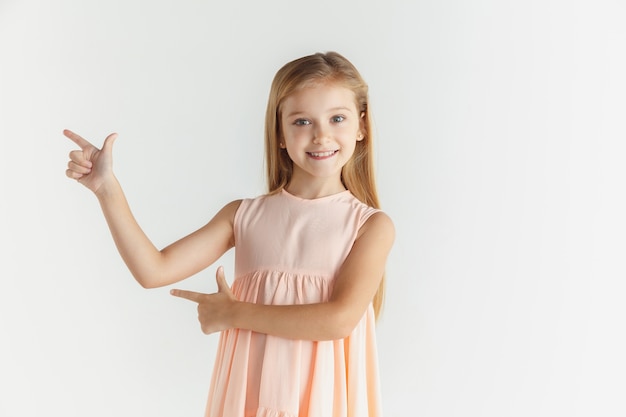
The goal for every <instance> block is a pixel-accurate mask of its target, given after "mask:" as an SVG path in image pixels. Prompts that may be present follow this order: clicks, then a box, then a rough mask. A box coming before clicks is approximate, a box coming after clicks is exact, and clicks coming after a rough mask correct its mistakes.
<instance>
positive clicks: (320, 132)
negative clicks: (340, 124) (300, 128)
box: [313, 124, 330, 144]
mask: <svg viewBox="0 0 626 417" xmlns="http://www.w3.org/2000/svg"><path fill="white" fill-rule="evenodd" d="M329 135H330V133H329V131H328V129H326V128H325V127H324V126H322V125H320V124H317V126H316V127H315V130H314V131H313V142H314V143H317V144H322V143H325V142H327V141H328V139H329V138H330V136H329Z"/></svg>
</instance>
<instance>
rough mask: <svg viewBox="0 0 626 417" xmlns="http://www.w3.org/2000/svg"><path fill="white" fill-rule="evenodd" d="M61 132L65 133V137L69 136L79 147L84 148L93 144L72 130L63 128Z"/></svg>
mask: <svg viewBox="0 0 626 417" xmlns="http://www.w3.org/2000/svg"><path fill="white" fill-rule="evenodd" d="M63 134H64V135H65V137H67V138H69V139H70V140H71V141H72V142H74V143H75V144H77V145H78V146H80V148H81V149H85V148H88V147H89V146H93V145H92V144H91V143H90V142H89V141H87V140H86V139H84V138H83V137H82V136H79V135H77V134H76V133H74V132H72V131H71V130H68V129H65V130H64V131H63Z"/></svg>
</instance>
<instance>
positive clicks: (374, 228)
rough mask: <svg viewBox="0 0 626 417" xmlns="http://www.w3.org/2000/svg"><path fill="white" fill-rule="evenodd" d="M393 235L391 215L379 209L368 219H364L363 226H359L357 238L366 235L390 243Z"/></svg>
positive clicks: (393, 237)
mask: <svg viewBox="0 0 626 417" xmlns="http://www.w3.org/2000/svg"><path fill="white" fill-rule="evenodd" d="M395 235H396V228H395V226H394V224H393V221H392V220H391V217H389V215H387V214H386V213H385V212H382V211H379V212H376V213H374V214H372V215H371V216H370V217H369V219H367V220H366V221H365V223H364V224H363V226H361V229H359V234H358V236H357V239H360V238H362V237H367V238H368V239H371V238H376V239H384V240H387V241H389V243H392V242H393V240H394V239H395Z"/></svg>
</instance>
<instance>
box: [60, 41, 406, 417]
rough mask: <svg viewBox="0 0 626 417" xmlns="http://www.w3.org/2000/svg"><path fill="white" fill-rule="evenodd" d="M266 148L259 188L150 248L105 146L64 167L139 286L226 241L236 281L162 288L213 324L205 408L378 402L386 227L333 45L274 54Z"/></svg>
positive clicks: (341, 406) (375, 411)
mask: <svg viewBox="0 0 626 417" xmlns="http://www.w3.org/2000/svg"><path fill="white" fill-rule="evenodd" d="M265 123H266V126H265V147H266V157H267V161H266V163H267V174H268V182H269V184H268V185H269V192H268V194H266V195H262V196H260V197H257V198H253V199H244V200H237V201H233V202H231V203H229V204H227V205H226V206H224V208H222V209H221V210H220V211H219V212H218V213H217V214H216V215H215V217H213V219H211V220H210V221H209V222H208V223H207V224H206V225H205V226H204V227H202V228H200V229H199V230H197V231H196V232H194V233H192V234H190V235H188V236H186V237H184V238H182V239H180V240H179V241H177V242H175V243H173V244H171V245H169V246H168V247H166V248H164V249H162V250H158V249H157V248H155V247H154V245H153V244H152V243H151V242H150V240H149V239H148V238H147V237H146V235H145V234H144V233H143V231H142V230H141V229H140V227H139V225H138V224H137V222H136V221H135V219H134V218H133V215H132V214H131V211H130V209H129V207H128V204H127V202H126V199H125V197H124V194H123V192H122V188H121V187H120V184H119V183H118V181H117V180H116V178H115V176H114V174H113V171H112V164H111V154H112V148H113V142H114V140H115V137H116V135H115V134H111V135H109V136H108V137H107V138H106V139H105V141H104V145H103V147H102V149H97V148H96V147H94V146H93V145H92V144H90V143H89V142H88V141H86V140H85V139H83V138H81V137H80V136H78V135H77V134H75V133H73V132H70V131H68V130H66V131H64V134H65V135H66V136H67V137H68V138H70V139H71V140H73V141H74V142H75V143H76V144H77V145H78V146H79V147H80V150H74V151H72V152H71V153H70V162H69V164H68V170H67V171H66V175H67V176H68V177H70V178H73V179H76V180H78V182H80V183H81V184H83V185H84V186H86V187H87V188H89V189H90V190H91V191H93V192H94V193H95V195H96V196H97V198H98V200H99V202H100V205H101V207H102V210H103V212H104V216H105V218H106V220H107V222H108V225H109V227H110V230H111V233H112V235H113V239H114V241H115V244H116V245H117V248H118V250H119V252H120V254H121V256H122V258H123V259H124V261H125V262H126V264H127V265H128V268H129V269H130V271H131V272H132V274H133V276H134V277H135V278H136V279H137V281H138V282H139V283H140V284H141V285H142V286H144V287H146V288H154V287H161V286H165V285H170V284H173V283H175V282H178V281H181V280H182V279H184V278H187V277H189V276H191V275H193V274H195V273H197V272H199V271H200V270H202V269H204V268H207V267H208V266H209V265H211V264H213V262H215V261H216V260H217V259H218V258H220V256H221V255H222V254H224V253H225V252H226V251H227V250H229V249H230V248H232V247H234V248H235V280H234V283H233V286H232V289H230V288H229V287H228V285H227V284H226V280H225V277H224V273H223V269H222V268H221V267H220V268H218V270H217V283H218V292H217V293H215V294H200V293H194V292H191V291H183V290H172V291H171V293H172V295H175V296H178V297H182V298H186V299H189V300H191V301H194V302H196V303H198V313H199V315H198V317H199V320H200V324H201V327H202V330H203V332H204V333H207V334H209V333H213V332H221V336H220V341H219V348H218V353H217V358H216V362H215V367H214V370H213V377H212V381H211V387H210V392H209V400H208V405H207V410H206V415H207V416H220V417H244V416H245V417H248V416H263V417H295V416H299V417H331V416H332V417H341V416H351V417H366V416H368V417H373V416H380V415H381V404H380V392H379V379H378V365H377V353H376V338H375V332H374V325H375V316H376V315H377V314H378V312H379V310H380V307H381V302H382V296H383V286H384V282H383V275H384V269H385V262H386V258H387V255H388V253H389V251H390V249H391V246H392V243H393V239H394V227H393V224H392V222H391V220H390V219H389V217H388V216H387V215H386V214H384V213H383V212H382V211H380V210H379V209H378V197H377V193H376V187H375V182H374V175H373V164H372V157H373V155H372V128H371V119H370V114H369V108H368V93H367V85H366V84H365V82H364V81H363V79H362V78H361V76H360V74H359V73H358V71H357V70H356V68H355V67H354V66H353V65H352V64H351V63H350V62H349V61H348V60H346V59H345V58H344V57H342V56H341V55H339V54H337V53H333V52H330V53H326V54H321V53H317V54H314V55H311V56H306V57H303V58H300V59H297V60H295V61H292V62H290V63H288V64H286V65H285V66H284V67H282V68H281V69H280V70H279V71H278V73H277V74H276V76H275V78H274V81H273V83H272V87H271V91H270V96H269V101H268V105H267V113H266V121H265Z"/></svg>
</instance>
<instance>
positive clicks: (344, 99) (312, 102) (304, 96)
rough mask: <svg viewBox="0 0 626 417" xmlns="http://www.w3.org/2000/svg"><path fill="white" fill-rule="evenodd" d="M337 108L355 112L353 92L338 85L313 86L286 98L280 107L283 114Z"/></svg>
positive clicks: (299, 90)
mask: <svg viewBox="0 0 626 417" xmlns="http://www.w3.org/2000/svg"><path fill="white" fill-rule="evenodd" d="M339 107H345V108H348V109H349V110H351V111H354V112H356V97H355V95H354V92H353V91H352V90H350V89H348V88H346V87H344V86H342V85H340V84H328V83H325V84H314V85H311V86H307V87H304V88H301V89H298V90H297V91H295V92H294V93H293V94H291V95H289V96H287V97H286V98H285V99H284V100H283V103H282V105H281V108H282V112H283V114H288V113H293V112H306V111H324V110H330V109H335V108H339Z"/></svg>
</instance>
